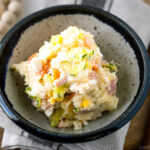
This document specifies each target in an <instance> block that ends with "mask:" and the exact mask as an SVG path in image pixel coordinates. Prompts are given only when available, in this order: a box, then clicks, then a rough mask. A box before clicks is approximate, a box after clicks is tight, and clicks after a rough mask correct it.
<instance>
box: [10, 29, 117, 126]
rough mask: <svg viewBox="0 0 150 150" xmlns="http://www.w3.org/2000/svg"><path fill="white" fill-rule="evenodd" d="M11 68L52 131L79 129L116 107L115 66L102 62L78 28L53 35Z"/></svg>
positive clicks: (89, 38)
mask: <svg viewBox="0 0 150 150" xmlns="http://www.w3.org/2000/svg"><path fill="white" fill-rule="evenodd" d="M12 68H14V69H15V70H16V71H17V72H19V73H20V75H21V76H23V77H24V81H25V86H26V89H25V92H26V94H28V96H29V97H30V98H31V100H32V103H33V106H34V107H36V108H37V109H38V110H40V111H43V112H44V113H45V114H46V116H47V117H48V118H49V119H50V124H51V126H53V127H59V128H64V127H70V126H73V127H74V129H81V128H82V127H83V126H84V125H88V122H87V121H89V120H93V119H96V118H97V117H99V116H101V115H102V112H103V111H112V110H114V109H116V107H117V104H118V98H117V97H116V84H117V76H116V72H117V64H115V63H114V62H111V63H108V62H107V61H105V60H103V55H102V53H101V51H100V49H99V47H98V46H97V45H96V43H95V41H94V37H93V35H92V34H90V33H89V32H86V31H85V30H82V29H78V28H77V27H73V26H70V27H68V28H67V29H66V30H64V31H63V32H61V33H60V34H58V35H53V36H52V37H51V40H50V42H45V43H44V45H43V46H42V47H41V48H40V49H39V52H38V53H35V54H33V55H31V56H30V57H29V58H28V60H27V61H22V62H20V63H18V64H14V65H13V66H12Z"/></svg>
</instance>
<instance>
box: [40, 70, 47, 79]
mask: <svg viewBox="0 0 150 150" xmlns="http://www.w3.org/2000/svg"><path fill="white" fill-rule="evenodd" d="M46 72H47V71H46V69H41V70H40V72H39V73H40V75H41V76H42V77H43V76H44V75H45V74H46Z"/></svg>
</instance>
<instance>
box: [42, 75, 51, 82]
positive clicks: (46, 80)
mask: <svg viewBox="0 0 150 150" xmlns="http://www.w3.org/2000/svg"><path fill="white" fill-rule="evenodd" d="M43 81H44V83H52V82H53V79H52V77H51V76H50V75H49V74H45V75H44V77H43Z"/></svg>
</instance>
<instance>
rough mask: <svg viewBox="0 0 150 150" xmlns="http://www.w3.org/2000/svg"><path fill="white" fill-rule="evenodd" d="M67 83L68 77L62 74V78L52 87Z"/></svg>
mask: <svg viewBox="0 0 150 150" xmlns="http://www.w3.org/2000/svg"><path fill="white" fill-rule="evenodd" d="M67 81H68V77H67V75H66V74H64V75H62V77H60V78H59V79H57V80H55V81H54V85H55V86H57V87H58V86H61V85H63V84H65V83H66V82H67Z"/></svg>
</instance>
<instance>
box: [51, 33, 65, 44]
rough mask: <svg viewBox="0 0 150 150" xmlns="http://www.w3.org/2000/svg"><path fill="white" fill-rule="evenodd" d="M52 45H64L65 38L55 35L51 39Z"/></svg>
mask: <svg viewBox="0 0 150 150" xmlns="http://www.w3.org/2000/svg"><path fill="white" fill-rule="evenodd" d="M51 43H52V44H53V45H56V44H62V43H63V38H62V37H61V36H60V35H54V36H52V38H51Z"/></svg>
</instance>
